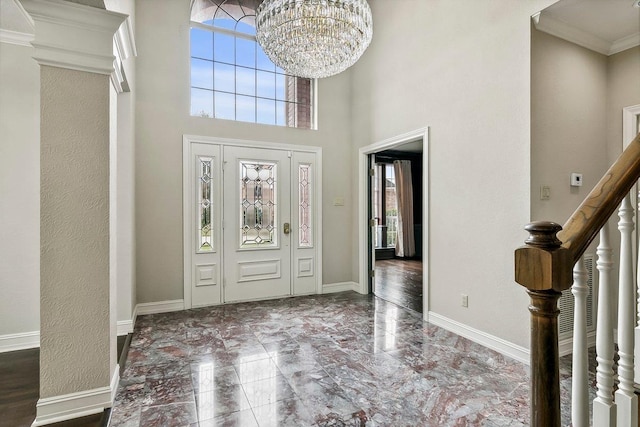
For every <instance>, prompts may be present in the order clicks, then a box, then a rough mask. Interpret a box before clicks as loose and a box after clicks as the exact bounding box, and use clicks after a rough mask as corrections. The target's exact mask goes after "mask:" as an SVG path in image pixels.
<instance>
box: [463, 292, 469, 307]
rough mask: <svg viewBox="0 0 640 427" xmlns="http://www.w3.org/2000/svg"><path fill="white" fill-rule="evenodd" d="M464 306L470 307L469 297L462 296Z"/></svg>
mask: <svg viewBox="0 0 640 427" xmlns="http://www.w3.org/2000/svg"><path fill="white" fill-rule="evenodd" d="M462 306H463V307H469V295H465V294H462Z"/></svg>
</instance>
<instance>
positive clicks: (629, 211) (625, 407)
mask: <svg viewBox="0 0 640 427" xmlns="http://www.w3.org/2000/svg"><path fill="white" fill-rule="evenodd" d="M618 216H620V221H619V222H618V230H620V283H619V285H618V353H619V355H620V360H619V361H618V379H619V381H620V384H619V386H618V390H617V391H616V394H615V396H616V406H617V407H618V414H617V418H618V425H619V426H621V427H637V426H638V398H637V397H636V395H635V394H634V389H633V350H634V343H633V338H634V328H635V326H636V307H635V304H636V292H635V285H634V280H633V246H632V245H633V243H632V236H631V233H632V232H633V207H632V206H631V201H630V200H629V196H628V195H627V196H626V197H625V198H624V200H623V201H622V205H621V206H620V210H619V212H618Z"/></svg>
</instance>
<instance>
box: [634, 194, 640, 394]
mask: <svg viewBox="0 0 640 427" xmlns="http://www.w3.org/2000/svg"><path fill="white" fill-rule="evenodd" d="M638 210H639V211H640V191H638ZM638 231H639V232H640V230H638ZM636 251H637V253H638V263H637V264H636V266H639V267H640V248H636ZM639 284H640V268H638V277H637V281H636V290H637V294H638V295H637V298H638V301H637V304H636V307H637V310H638V313H637V315H636V319H637V322H638V323H637V325H636V330H635V351H634V353H633V354H634V355H635V356H636V357H640V286H638V285H639ZM634 372H635V375H634V381H635V383H636V384H640V363H639V364H638V366H634Z"/></svg>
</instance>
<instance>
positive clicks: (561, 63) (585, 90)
mask: <svg viewBox="0 0 640 427" xmlns="http://www.w3.org/2000/svg"><path fill="white" fill-rule="evenodd" d="M531 58H532V63H531V70H532V72H531V164H532V169H531V218H532V220H536V221H538V220H547V221H554V222H557V223H559V224H564V223H565V222H566V220H567V219H568V218H569V216H571V214H572V213H573V211H574V210H575V209H576V208H577V207H578V205H579V204H580V203H582V201H583V200H584V198H585V197H586V196H587V195H588V194H589V192H590V191H591V189H592V188H593V187H594V186H595V185H596V184H597V183H598V181H599V180H600V178H601V177H602V175H603V174H604V173H605V172H606V170H607V169H608V167H609V165H610V164H609V161H608V159H607V145H606V140H607V134H606V129H607V57H606V56H604V55H601V54H599V53H596V52H594V51H591V50H589V49H586V48H583V47H581V46H578V45H576V44H574V43H571V42H568V41H565V40H561V39H559V38H557V37H554V36H551V35H549V34H546V33H543V32H540V31H537V30H535V29H532V52H531ZM572 172H579V173H582V174H583V179H584V182H583V186H582V187H571V186H570V185H569V178H570V174H571V173H572ZM542 185H546V186H550V187H551V197H550V199H549V200H540V187H541V186H542Z"/></svg>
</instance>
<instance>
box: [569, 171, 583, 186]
mask: <svg viewBox="0 0 640 427" xmlns="http://www.w3.org/2000/svg"><path fill="white" fill-rule="evenodd" d="M571 186H572V187H582V174H581V173H576V172H574V173H572V174H571Z"/></svg>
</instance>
